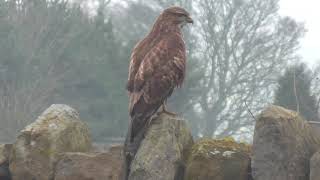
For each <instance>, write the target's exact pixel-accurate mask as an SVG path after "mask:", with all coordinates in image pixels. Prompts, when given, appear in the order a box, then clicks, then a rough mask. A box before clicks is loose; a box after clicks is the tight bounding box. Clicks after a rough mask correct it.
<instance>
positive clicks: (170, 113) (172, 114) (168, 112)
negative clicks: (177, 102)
mask: <svg viewBox="0 0 320 180" xmlns="http://www.w3.org/2000/svg"><path fill="white" fill-rule="evenodd" d="M161 113H166V114H169V115H171V116H177V113H174V112H170V111H167V110H163V111H161Z"/></svg>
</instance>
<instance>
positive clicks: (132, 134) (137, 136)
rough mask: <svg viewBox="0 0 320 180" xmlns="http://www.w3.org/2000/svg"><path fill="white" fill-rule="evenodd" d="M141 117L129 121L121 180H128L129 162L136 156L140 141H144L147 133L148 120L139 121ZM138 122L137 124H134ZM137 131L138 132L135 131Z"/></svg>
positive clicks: (147, 118)
mask: <svg viewBox="0 0 320 180" xmlns="http://www.w3.org/2000/svg"><path fill="white" fill-rule="evenodd" d="M141 118H142V117H134V118H132V120H131V123H130V126H129V129H128V133H127V136H126V140H125V143H124V151H123V152H124V165H123V178H122V179H123V180H128V178H129V173H130V166H131V162H132V161H133V159H134V157H135V156H136V154H137V151H138V149H139V147H140V144H141V142H142V140H143V139H144V135H145V133H146V131H147V124H148V123H147V122H148V120H149V119H150V118H149V117H146V118H144V119H141ZM134 122H139V124H137V123H134ZM137 130H139V131H137Z"/></svg>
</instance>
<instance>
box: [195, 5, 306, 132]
mask: <svg viewBox="0 0 320 180" xmlns="http://www.w3.org/2000/svg"><path fill="white" fill-rule="evenodd" d="M199 7H200V9H199V14H200V18H199V20H200V21H199V24H200V29H201V31H202V33H201V39H202V41H201V44H200V46H201V47H203V48H204V52H203V54H202V59H203V61H202V62H203V64H202V65H203V66H202V67H201V68H202V71H203V72H204V76H203V79H202V81H201V86H202V89H203V90H202V92H201V96H200V97H199V101H198V102H199V103H198V106H197V108H198V109H199V111H200V115H201V117H202V120H203V121H202V122H200V124H201V125H200V132H201V133H202V134H204V135H205V136H214V135H220V136H229V135H235V134H237V133H245V132H246V131H248V130H249V129H250V126H251V127H252V125H253V122H254V119H253V118H252V117H251V116H250V115H249V113H248V111H247V107H246V104H247V105H248V107H249V108H250V109H251V110H252V111H253V112H257V111H258V110H260V109H261V108H262V107H263V106H265V105H266V104H267V103H268V102H270V100H271V99H272V93H271V92H272V91H271V89H272V88H273V85H274V83H275V79H276V78H275V76H276V75H278V74H279V73H280V72H281V71H282V69H283V67H284V66H285V65H286V64H287V63H288V62H290V61H291V60H293V59H296V58H297V56H296V54H295V52H296V49H297V48H298V45H299V42H298V40H299V38H301V37H302V36H303V34H304V31H305V30H304V27H303V25H302V24H299V23H297V22H295V21H294V20H292V19H291V18H289V17H280V16H279V15H278V14H277V10H278V0H223V1H222V0H215V1H212V0H203V1H199Z"/></svg>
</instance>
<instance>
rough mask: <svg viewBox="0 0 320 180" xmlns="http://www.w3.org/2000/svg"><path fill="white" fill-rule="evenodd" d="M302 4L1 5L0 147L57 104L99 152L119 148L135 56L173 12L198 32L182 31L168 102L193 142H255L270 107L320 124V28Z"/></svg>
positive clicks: (147, 0)
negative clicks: (161, 18) (179, 74)
mask: <svg viewBox="0 0 320 180" xmlns="http://www.w3.org/2000/svg"><path fill="white" fill-rule="evenodd" d="M304 3H306V2H304ZM294 4H295V3H291V1H290V2H289V1H285V0H281V1H280V2H279V1H278V0H225V1H220V0H214V1H212V0H132V1H130V0H126V1H125V0H124V1H118V0H111V1H106V0H97V1H93V0H90V1H86V0H78V1H74V0H73V1H72V3H71V1H67V0H65V1H61V0H47V1H45V0H0V83H1V85H0V142H12V141H14V139H15V137H16V136H17V134H18V132H19V131H20V130H21V129H22V128H24V127H25V126H26V125H28V124H30V123H32V122H33V121H34V120H35V119H36V118H37V117H38V116H39V115H40V114H41V112H43V111H44V110H45V109H46V108H48V107H49V106H50V105H51V104H67V105H70V106H71V107H73V108H75V109H76V110H77V111H79V113H80V117H81V120H83V121H84V122H86V123H87V124H88V126H89V128H90V131H91V133H92V137H93V140H94V141H97V142H103V143H108V142H110V141H113V140H116V141H118V140H119V141H121V140H122V138H123V137H125V135H126V133H127V128H128V122H129V116H128V96H127V92H126V89H125V85H126V82H127V77H128V65H129V59H130V54H131V51H132V48H133V47H134V45H135V44H136V43H137V42H138V41H139V40H140V39H142V38H143V37H144V36H145V35H146V34H147V33H148V31H149V30H150V28H151V26H152V24H153V23H154V21H155V19H156V17H157V16H158V15H159V13H160V12H161V11H162V10H163V9H165V8H166V7H168V6H171V5H179V6H182V7H184V8H185V9H187V10H188V11H189V12H190V14H191V15H192V17H193V19H194V21H195V23H194V24H193V25H188V26H186V27H184V30H183V33H184V40H185V43H186V47H187V71H186V74H187V76H186V79H185V83H184V85H183V86H182V87H181V88H179V89H176V90H175V92H174V93H173V95H172V96H171V97H170V98H169V100H168V103H169V108H170V110H171V111H175V112H177V113H178V114H179V116H181V117H183V118H184V119H185V120H186V121H187V123H188V126H189V127H190V128H191V129H192V133H193V135H194V137H195V138H199V137H217V138H219V137H229V136H232V137H234V138H236V139H238V140H241V141H248V142H251V141H252V135H253V128H254V124H255V120H256V118H257V117H258V115H259V113H260V112H261V110H263V109H265V108H266V107H268V106H269V105H271V104H276V105H279V106H283V107H285V108H288V109H291V110H294V111H298V112H299V113H300V114H301V116H303V117H304V118H305V119H306V120H309V121H320V120H319V104H320V81H319V77H320V75H319V72H320V63H319V59H320V55H319V46H318V42H317V40H318V39H319V35H318V32H319V24H315V23H316V21H315V20H317V18H316V17H318V16H316V15H314V16H313V14H311V13H310V12H309V10H308V9H307V8H302V10H301V11H299V12H298V13H295V12H296V10H295V7H298V6H299V5H297V4H295V5H296V6H293V5H294ZM280 5H281V6H280ZM305 7H309V6H305ZM310 7H311V6H310ZM312 7H314V8H313V10H312V12H316V11H315V7H317V6H315V5H313V6H312Z"/></svg>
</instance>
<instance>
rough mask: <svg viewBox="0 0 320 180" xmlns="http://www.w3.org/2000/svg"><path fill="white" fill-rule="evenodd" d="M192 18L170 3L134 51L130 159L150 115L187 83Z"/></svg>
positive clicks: (130, 83)
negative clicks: (187, 33) (187, 28)
mask: <svg viewBox="0 0 320 180" xmlns="http://www.w3.org/2000/svg"><path fill="white" fill-rule="evenodd" d="M192 22H193V21H192V19H191V18H190V17H189V13H188V12H187V11H186V10H184V9H183V8H180V7H170V8H168V9H166V10H164V11H163V12H162V13H161V15H160V16H159V17H158V18H157V20H156V22H155V24H154V26H153V27H152V30H151V31H150V33H149V34H148V35H147V36H146V37H145V38H144V39H143V40H142V41H140V42H139V43H138V44H137V45H136V46H135V48H134V50H133V52H132V55H131V59H130V66H129V77H128V83H127V90H128V94H129V115H130V118H131V122H130V127H129V130H128V135H127V139H126V144H125V153H126V154H130V156H131V157H129V159H130V158H131V159H132V158H133V156H134V155H135V153H136V151H137V149H138V147H139V145H140V142H141V140H142V138H143V135H144V132H145V131H146V128H147V127H146V126H147V124H148V121H149V119H150V117H151V116H152V115H153V114H155V113H156V112H157V111H158V109H159V107H160V106H161V105H164V103H165V101H166V99H167V98H168V97H169V96H170V95H171V94H172V92H173V90H174V89H175V88H176V87H179V86H181V84H182V83H183V80H184V77H185V69H186V50H185V44H184V41H183V37H182V33H181V28H182V27H183V26H184V25H185V24H187V23H192ZM130 162H131V161H130ZM128 171H129V170H128Z"/></svg>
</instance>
